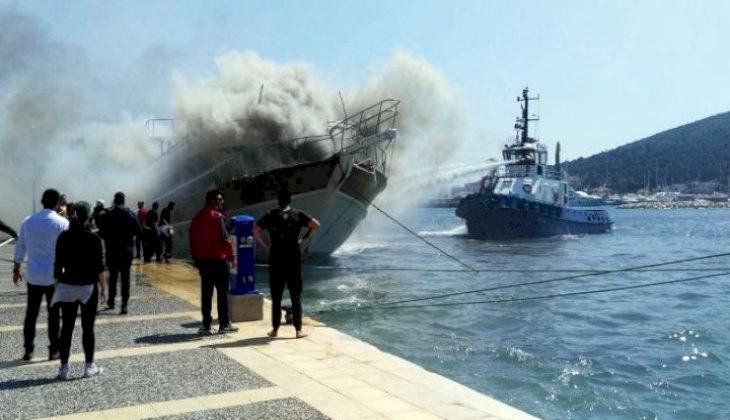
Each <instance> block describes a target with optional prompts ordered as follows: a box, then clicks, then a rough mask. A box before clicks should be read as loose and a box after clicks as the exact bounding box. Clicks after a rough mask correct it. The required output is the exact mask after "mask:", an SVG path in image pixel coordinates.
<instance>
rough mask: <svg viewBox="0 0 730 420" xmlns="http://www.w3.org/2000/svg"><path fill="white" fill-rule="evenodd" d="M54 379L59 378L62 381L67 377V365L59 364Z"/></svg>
mask: <svg viewBox="0 0 730 420" xmlns="http://www.w3.org/2000/svg"><path fill="white" fill-rule="evenodd" d="M56 379H60V380H62V381H65V380H66V379H68V365H61V367H60V368H58V375H56Z"/></svg>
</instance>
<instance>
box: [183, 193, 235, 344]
mask: <svg viewBox="0 0 730 420" xmlns="http://www.w3.org/2000/svg"><path fill="white" fill-rule="evenodd" d="M222 206H223V194H221V192H220V191H218V190H211V191H208V193H207V194H205V206H203V208H202V209H201V210H200V211H199V212H198V214H196V215H195V217H193V220H192V221H191V222H190V254H191V255H192V257H193V261H194V262H195V266H196V267H197V268H198V271H199V272H200V299H201V301H200V308H201V311H202V313H203V325H202V326H201V327H200V330H199V331H200V333H201V334H211V329H210V324H211V323H212V321H213V320H212V317H211V315H210V309H211V301H212V299H213V288H214V287H215V290H216V294H217V295H218V324H219V326H218V333H219V334H224V333H227V332H231V331H238V328H237V327H234V326H233V325H232V324H231V321H230V319H229V317H228V287H229V284H230V283H229V281H230V269H229V264H230V263H233V262H234V261H235V260H234V258H235V257H234V255H233V244H231V242H230V241H229V240H228V230H227V229H226V220H225V218H224V217H223V214H222V213H221V211H220V210H221V208H222Z"/></svg>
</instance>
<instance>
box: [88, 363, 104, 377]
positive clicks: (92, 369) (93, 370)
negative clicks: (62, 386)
mask: <svg viewBox="0 0 730 420" xmlns="http://www.w3.org/2000/svg"><path fill="white" fill-rule="evenodd" d="M103 370H104V369H102V368H100V367H99V366H97V365H96V363H93V362H92V363H87V364H86V367H85V368H84V378H91V377H92V376H96V375H98V374H100V373H101V372H102V371H103Z"/></svg>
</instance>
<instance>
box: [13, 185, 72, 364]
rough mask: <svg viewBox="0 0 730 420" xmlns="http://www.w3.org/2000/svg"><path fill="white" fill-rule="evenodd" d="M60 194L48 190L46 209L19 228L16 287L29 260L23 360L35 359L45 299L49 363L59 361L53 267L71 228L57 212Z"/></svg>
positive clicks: (43, 202)
mask: <svg viewBox="0 0 730 420" xmlns="http://www.w3.org/2000/svg"><path fill="white" fill-rule="evenodd" d="M59 199H60V194H59V193H58V191H56V190H54V189H47V190H45V191H44V192H43V196H42V197H41V204H43V210H40V211H39V212H37V213H35V214H33V215H31V216H28V217H26V218H25V220H23V223H22V224H21V225H20V234H19V235H18V242H17V244H16V245H15V256H14V261H15V265H14V266H13V283H15V285H16V286H17V285H18V283H20V281H21V280H22V279H23V275H22V274H21V272H20V266H21V264H22V262H23V259H24V258H25V257H26V255H27V257H28V268H27V270H26V271H27V272H26V282H27V284H28V306H27V308H26V311H25V325H24V327H23V336H24V340H25V341H24V345H25V354H23V360H24V361H30V360H31V359H32V358H33V350H34V348H35V346H34V345H33V342H34V340H35V323H36V320H37V319H38V311H39V310H40V307H41V301H42V300H43V297H44V296H45V298H46V308H47V309H48V341H49V342H50V346H49V347H48V360H54V359H58V334H59V317H58V307H57V306H56V307H54V306H51V304H50V303H51V299H52V298H53V291H54V289H55V287H54V284H55V282H54V279H53V264H54V262H55V259H56V240H57V239H58V237H59V236H60V235H61V233H62V232H64V231H65V230H67V229H68V226H69V222H68V220H66V219H64V218H63V217H61V216H59V215H58V213H56V207H58V203H59Z"/></svg>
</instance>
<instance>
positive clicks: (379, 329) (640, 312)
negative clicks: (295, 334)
mask: <svg viewBox="0 0 730 420" xmlns="http://www.w3.org/2000/svg"><path fill="white" fill-rule="evenodd" d="M385 210H386V211H387V209H385ZM609 211H610V212H611V213H612V215H613V217H614V219H615V221H616V223H615V227H614V230H613V232H612V233H609V234H603V235H587V236H569V237H558V238H551V239H541V240H529V241H515V242H501V243H497V242H486V241H477V240H471V239H466V238H465V237H464V236H463V235H464V233H465V227H464V225H463V223H462V222H461V219H459V218H457V217H456V216H454V210H453V209H417V210H411V211H409V212H407V213H404V214H400V215H397V216H394V217H395V218H396V219H397V220H399V221H400V222H402V223H403V224H404V225H406V226H407V227H408V228H410V229H412V230H413V231H415V232H417V233H418V234H419V235H421V236H423V237H424V238H426V239H427V240H428V241H430V242H432V243H433V244H435V245H437V246H438V247H439V248H441V249H442V250H443V251H444V252H445V253H448V254H449V255H451V256H453V257H455V258H456V259H458V260H460V261H462V262H463V263H464V264H466V265H468V266H469V267H472V268H475V269H478V270H483V271H482V272H479V273H474V272H459V271H440V270H466V268H465V267H464V266H463V265H461V264H459V263H457V262H456V261H454V260H453V259H451V258H448V257H447V256H445V255H443V254H442V253H440V252H439V251H437V250H435V249H434V248H432V247H430V246H428V245H427V244H425V243H424V242H423V241H421V240H420V239H418V238H417V237H415V236H413V235H412V234H410V233H408V232H407V231H405V230H404V229H403V228H401V227H399V226H398V225H396V224H395V223H393V222H392V221H390V220H388V219H387V218H385V217H384V216H382V215H381V214H379V213H378V212H377V211H376V210H374V209H373V210H371V214H370V215H369V216H368V219H367V220H366V222H365V223H364V224H362V225H361V226H360V227H359V228H358V232H357V235H355V236H353V237H352V238H351V239H350V240H349V241H348V242H347V243H346V244H345V246H344V247H343V248H342V249H341V250H340V251H338V252H337V254H336V255H334V256H333V258H332V259H331V260H329V261H326V262H324V263H323V265H326V266H330V267H331V266H334V267H339V268H336V269H332V268H324V267H320V268H307V269H306V271H305V276H306V277H305V286H304V287H305V294H304V305H305V315H310V316H313V317H315V318H317V319H319V320H322V321H323V322H325V323H327V324H328V325H329V326H331V327H334V328H337V329H339V330H342V331H344V332H347V333H349V334H351V335H353V336H356V337H359V338H360V339H362V340H364V341H367V342H369V343H372V344H373V345H375V346H377V347H379V348H381V349H383V350H385V351H388V352H390V353H393V354H396V355H398V356H401V357H403V358H405V359H408V360H410V361H412V362H415V363H417V364H419V365H421V366H423V367H425V368H426V369H429V370H432V371H434V372H437V373H439V374H441V375H444V376H446V377H449V378H451V379H453V380H455V381H457V382H460V383H462V384H464V385H467V386H469V387H471V388H473V389H475V390H478V391H480V392H482V393H484V394H487V395H490V396H492V397H494V398H496V399H499V400H501V401H504V402H506V403H508V404H510V405H513V406H516V407H518V408H520V409H522V410H524V411H527V412H529V413H531V414H534V415H536V416H540V417H543V418H551V419H585V418H596V419H654V418H658V419H714V418H717V419H723V418H724V419H727V418H730V404H729V403H728V395H730V338H728V332H729V329H730V311H729V309H730V256H725V257H718V258H710V259H703V260H699V261H694V262H685V263H681V264H673V265H665V266H660V267H656V268H654V269H653V270H651V271H647V270H645V271H642V272H636V271H633V270H632V271H621V272H616V273H612V274H604V275H593V276H588V277H584V278H577V279H571V280H560V281H554V282H550V283H546V284H541V285H530V286H521V287H510V288H504V289H500V290H494V291H488V292H484V293H478V294H465V295H460V296H455V297H451V298H449V299H434V300H426V301H421V302H413V303H409V304H402V305H396V306H394V307H391V308H385V309H362V310H357V311H350V310H346V309H348V308H353V307H355V306H357V305H360V306H361V307H363V306H368V305H372V304H377V303H383V302H389V301H398V300H404V299H417V298H423V297H429V296H434V295H442V294H445V293H454V292H460V291H468V290H477V289H486V288H490V287H495V286H501V285H517V284H520V283H525V282H534V281H539V280H549V279H559V278H564V277H568V276H575V275H577V274H580V273H584V272H588V271H595V270H609V271H610V270H614V271H615V270H620V269H624V268H630V267H637V266H645V265H650V264H657V263H666V262H670V261H676V260H682V259H688V258H692V257H702V256H709V255H716V254H722V253H730V210H727V209H717V210H656V211H654V210H618V209H609ZM389 269H393V270H389ZM710 270H714V271H710ZM723 272H726V273H728V274H729V275H727V276H721V277H715V278H707V279H699V280H692V281H687V282H679V283H675V284H669V285H659V286H653V287H646V288H638V289H630V290H622V291H614V292H606V293H593V294H579V295H574V296H564V297H552V298H546V299H538V300H528V301H513V302H506V303H471V304H469V302H474V301H490V300H504V299H520V298H526V297H532V296H546V295H556V294H565V293H574V292H584V291H591V290H600V289H608V288H616V287H624V286H631V285H639V284H643V283H656V282H663V281H670V280H684V279H691V278H695V277H700V276H707V275H709V274H716V273H723ZM261 283H262V282H261ZM259 286H260V289H262V291H264V292H266V291H267V287H266V285H264V284H260V285H259ZM454 302H457V303H458V304H452V305H450V306H439V305H440V304H444V303H454ZM413 305H424V306H423V307H420V308H413V307H412V306H413ZM405 306H409V307H405ZM335 310H339V311H335ZM317 311H323V312H321V313H317Z"/></svg>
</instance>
